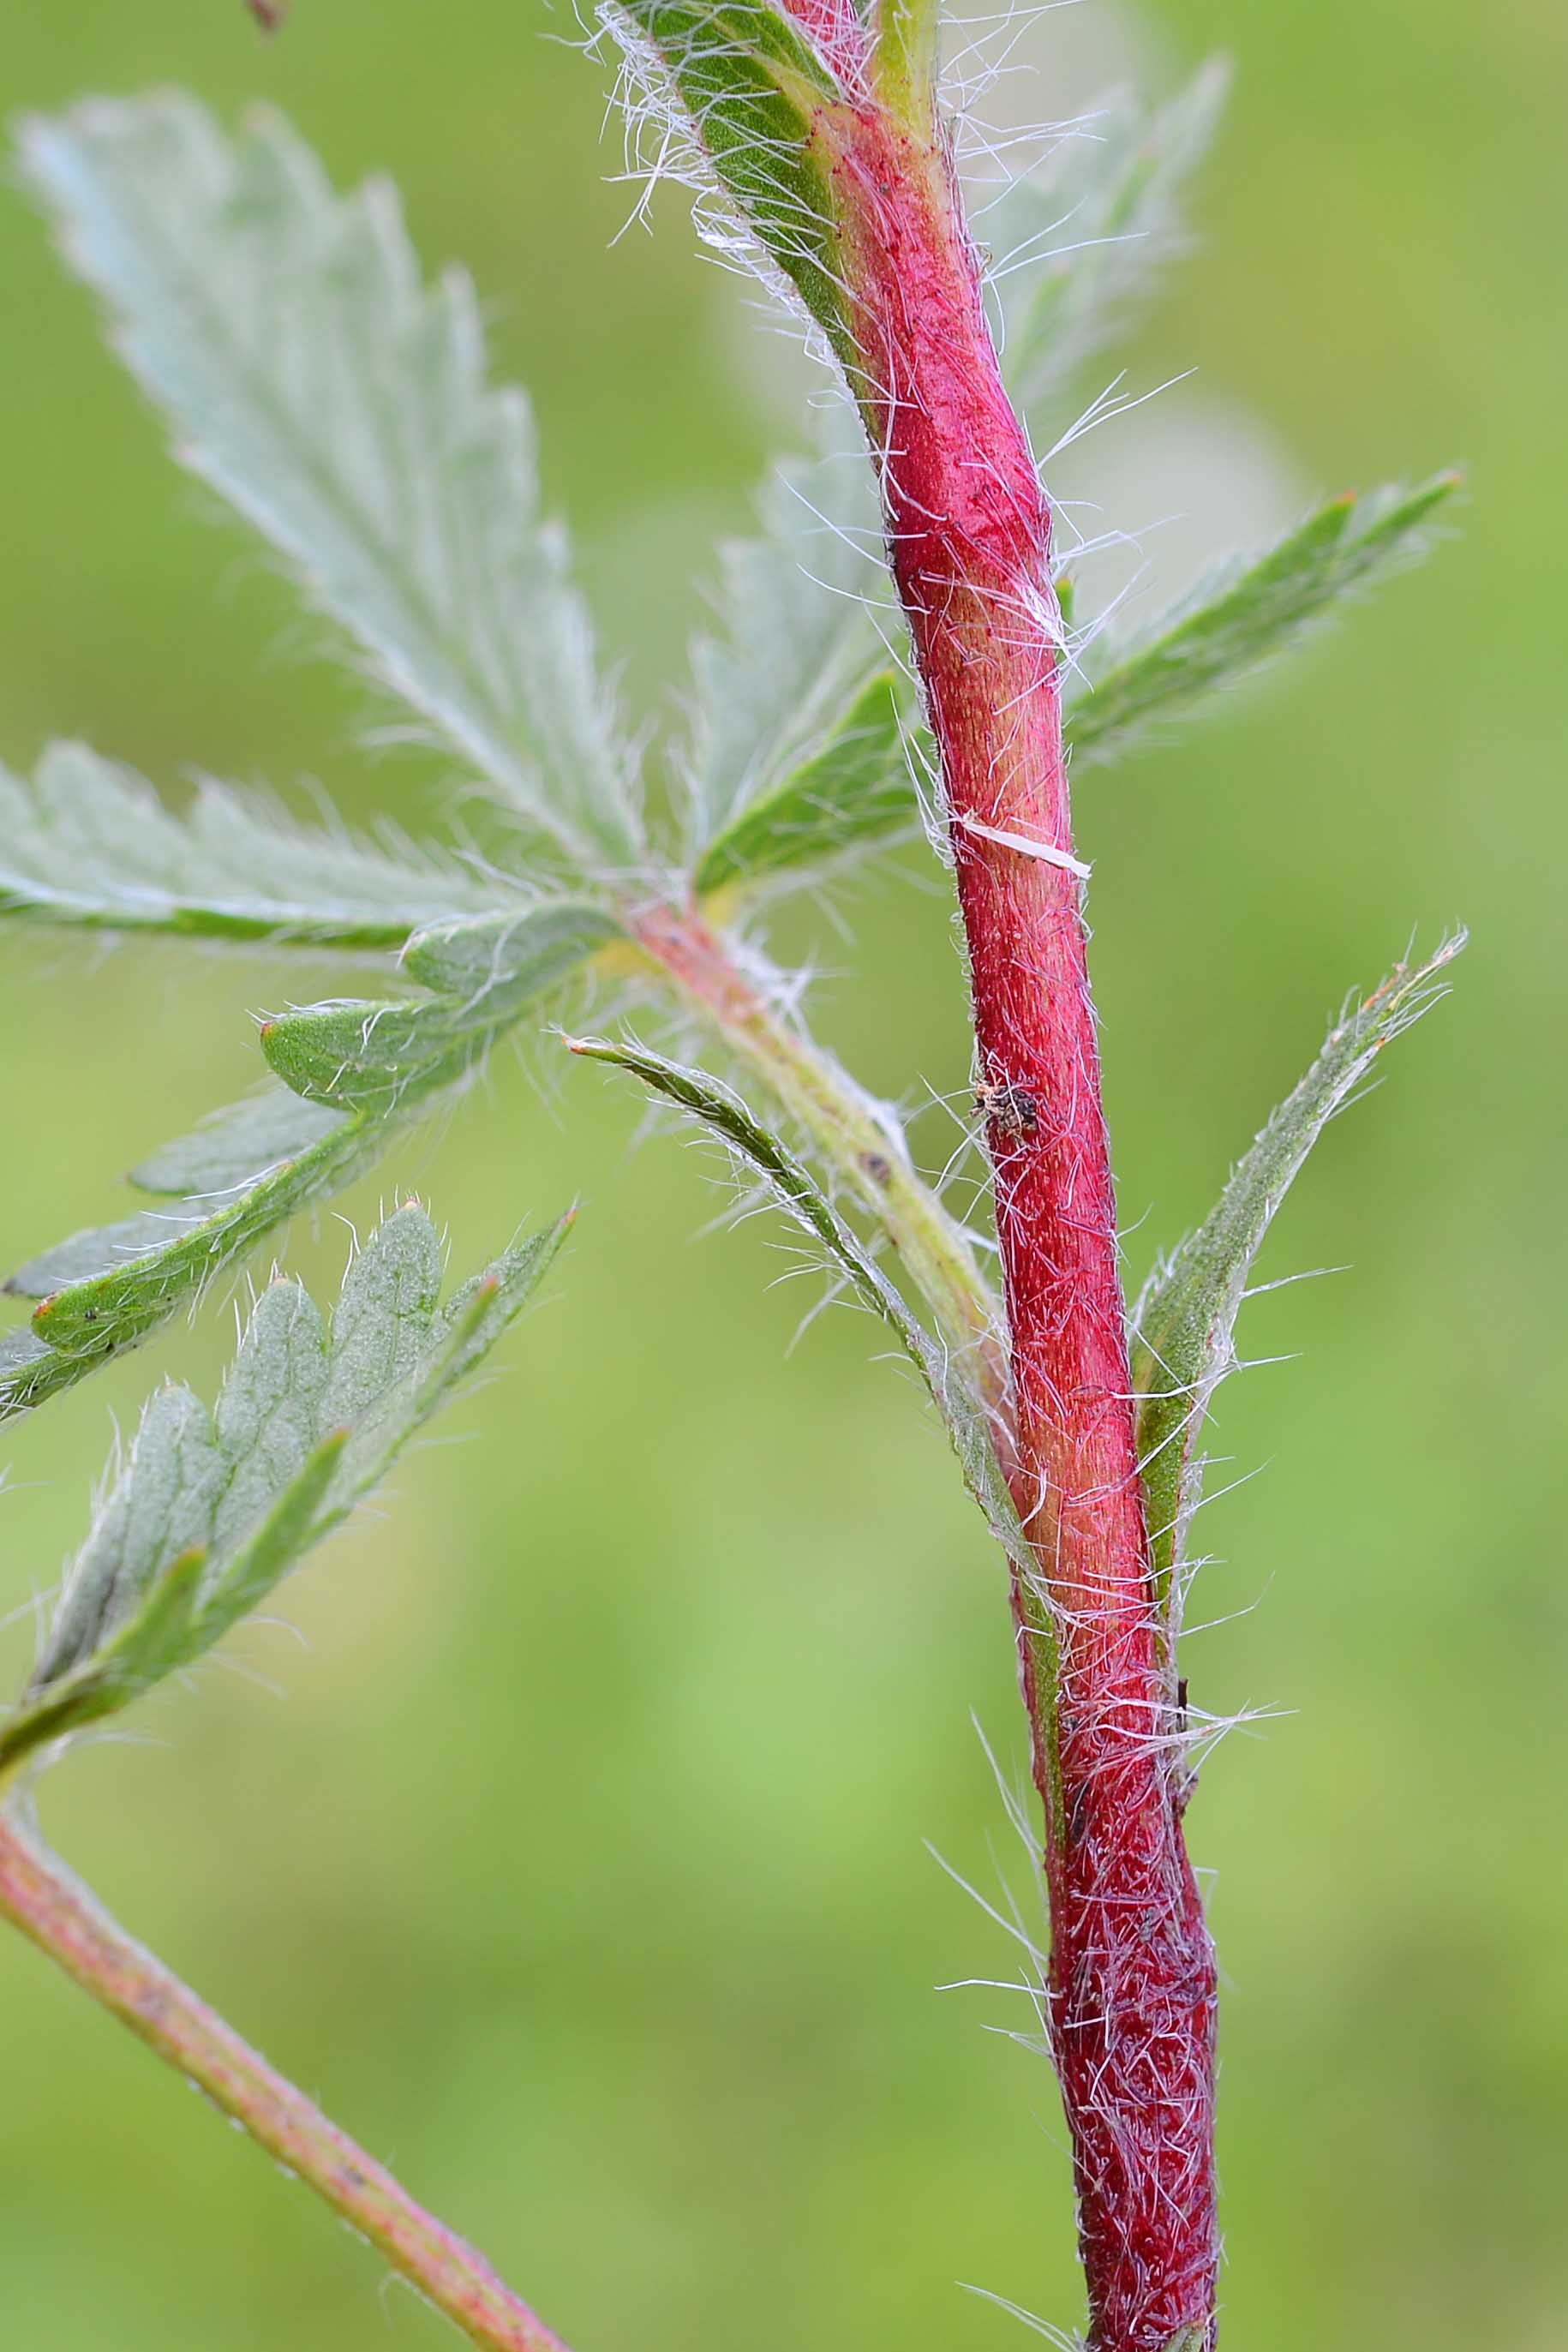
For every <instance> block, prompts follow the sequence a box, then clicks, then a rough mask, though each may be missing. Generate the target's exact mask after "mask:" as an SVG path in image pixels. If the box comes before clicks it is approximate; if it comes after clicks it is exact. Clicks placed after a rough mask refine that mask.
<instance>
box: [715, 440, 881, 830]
mask: <svg viewBox="0 0 1568 2352" xmlns="http://www.w3.org/2000/svg"><path fill="white" fill-rule="evenodd" d="M821 439H822V442H823V448H822V453H821V455H820V456H819V457H816V458H814V459H806V458H799V457H795V458H786V459H785V460H784V461H783V462H782V463H781V464H779V465H778V466H776V467H774V469H773V473H772V474H771V475H770V476H769V478H768V480H767V481H766V483H765V484H764V486H763V489H762V492H761V494H760V496H759V497H758V499H757V522H758V530H757V532H756V534H755V536H754V537H752V538H750V539H738V540H730V541H726V542H725V543H724V544H723V545H722V546H721V549H720V571H719V582H718V586H717V589H716V592H715V593H714V597H713V603H714V607H715V609H716V611H717V612H718V613H719V614H720V615H721V619H722V629H721V631H720V632H717V633H714V634H712V635H705V636H702V637H700V638H699V639H698V641H697V643H696V645H695V646H693V648H692V656H691V669H692V680H693V685H694V688H695V694H694V701H695V708H696V726H695V735H694V740H693V743H692V746H691V752H690V757H689V786H690V790H691V794H692V798H693V801H694V802H695V804H696V811H697V819H698V824H699V826H700V829H701V835H702V838H703V839H706V838H707V837H708V835H709V834H710V832H711V830H712V829H713V827H714V826H716V825H723V824H729V823H731V822H732V821H733V819H734V818H735V817H736V816H738V815H739V814H741V813H742V811H743V810H744V808H745V807H746V805H747V803H749V802H751V801H752V800H753V799H756V798H758V797H759V796H762V795H765V794H766V793H768V792H769V791H770V790H771V789H772V788H773V786H774V785H776V784H777V783H778V782H780V780H781V779H782V778H783V777H784V776H786V775H788V774H789V772H790V771H791V770H792V769H794V768H795V767H798V766H799V764H800V761H801V760H802V759H803V758H804V757H805V754H806V753H807V752H808V751H809V750H810V748H811V746H812V744H813V743H814V742H816V741H818V740H821V738H822V737H823V736H825V735H826V734H829V733H831V732H832V730H834V728H835V727H836V726H837V724H838V722H839V720H840V719H841V718H842V715H843V713H844V711H845V710H846V709H847V708H849V706H850V705H851V704H852V703H853V702H854V701H855V700H856V698H858V696H859V694H860V693H861V692H862V691H863V690H864V688H865V687H866V686H867V685H868V682H869V681H870V680H871V679H872V678H873V677H876V676H877V674H878V673H879V671H880V670H883V669H885V668H886V667H888V653H887V648H886V647H885V646H884V645H883V643H882V640H881V638H880V637H879V635H878V634H877V631H876V628H875V627H874V625H873V624H872V620H871V614H870V612H869V611H868V608H867V605H866V604H865V603H864V602H862V601H861V600H862V599H864V598H867V597H871V598H878V599H887V600H889V604H890V600H891V595H892V590H891V585H890V583H889V579H888V574H887V571H886V567H885V564H884V562H883V538H882V525H881V520H880V518H879V514H878V512H877V504H876V496H875V491H874V488H873V484H872V478H871V471H870V468H869V467H868V465H867V463H866V453H865V448H864V446H863V444H862V441H861V437H860V435H859V432H858V428H856V427H855V426H854V425H853V423H852V420H850V419H849V418H848V417H847V416H846V415H844V414H843V412H841V411H839V410H837V409H835V410H834V411H832V412H831V413H830V415H829V416H828V417H827V418H826V419H825V420H823V423H822V426H821Z"/></svg>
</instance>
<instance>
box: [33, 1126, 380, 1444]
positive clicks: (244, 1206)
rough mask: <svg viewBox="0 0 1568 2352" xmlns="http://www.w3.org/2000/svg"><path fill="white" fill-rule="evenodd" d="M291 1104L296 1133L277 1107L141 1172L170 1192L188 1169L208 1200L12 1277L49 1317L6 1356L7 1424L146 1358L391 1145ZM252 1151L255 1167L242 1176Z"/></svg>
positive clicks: (375, 1130)
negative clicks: (279, 1232) (202, 1300)
mask: <svg viewBox="0 0 1568 2352" xmlns="http://www.w3.org/2000/svg"><path fill="white" fill-rule="evenodd" d="M289 1099H291V1100H293V1104H294V1111H295V1114H296V1118H295V1121H294V1124H293V1127H292V1130H291V1131H290V1128H289V1118H288V1115H287V1113H286V1111H285V1109H284V1106H283V1102H282V1100H280V1098H279V1096H278V1095H277V1094H270V1095H268V1096H266V1097H261V1099H260V1101H259V1103H258V1102H249V1103H240V1104H237V1105H236V1106H235V1108H233V1109H232V1110H229V1111H226V1112H222V1113H220V1114H219V1115H218V1117H217V1118H216V1120H209V1121H207V1122H206V1123H205V1125H204V1126H203V1127H201V1128H199V1129H197V1130H196V1132H195V1135H193V1136H189V1137H187V1138H185V1139H184V1140H183V1141H181V1142H179V1143H176V1144H171V1145H170V1146H168V1147H167V1148H166V1149H165V1150H163V1151H162V1152H159V1153H157V1154H155V1155H154V1157H153V1160H151V1161H149V1162H148V1163H147V1167H146V1169H145V1170H144V1171H142V1173H144V1174H147V1175H149V1176H151V1177H152V1178H153V1179H155V1180H156V1182H155V1184H154V1186H153V1189H156V1190H158V1191H169V1192H174V1191H175V1190H176V1188H177V1186H178V1184H179V1182H180V1181H181V1179H180V1171H181V1170H182V1168H184V1169H187V1170H188V1171H190V1173H191V1175H192V1176H193V1177H194V1178H195V1181H196V1183H197V1184H198V1185H199V1187H200V1188H201V1189H200V1190H199V1191H197V1192H192V1193H190V1194H182V1195H181V1196H180V1198H179V1201H178V1204H177V1205H176V1207H175V1208H174V1210H173V1211H170V1212H162V1211H160V1212H147V1213H143V1215H142V1216H141V1217H135V1218H129V1219H126V1220H123V1221H122V1222H121V1223H119V1224H116V1225H105V1226H100V1227H98V1228H96V1229H95V1230H93V1231H90V1232H88V1233H84V1234H74V1235H73V1236H72V1237H71V1239H70V1240H69V1241H67V1242H62V1243H60V1244H58V1246H57V1247H56V1248H54V1249H52V1250H47V1251H45V1252H44V1253H43V1255H41V1256H39V1257H36V1258H32V1259H30V1260H29V1261H28V1262H27V1264H26V1265H24V1266H21V1267H19V1268H18V1269H17V1271H16V1274H14V1275H13V1276H11V1278H10V1280H9V1281H8V1282H7V1283H6V1284H5V1288H6V1289H7V1290H9V1291H11V1292H13V1293H18V1294H20V1295H21V1296H23V1297H36V1298H39V1299H41V1300H42V1304H41V1305H40V1306H39V1307H37V1310H36V1311H35V1313H34V1316H33V1319H32V1329H31V1332H30V1333H29V1334H21V1333H16V1334H13V1335H12V1336H11V1339H10V1340H9V1341H8V1342H7V1343H6V1344H5V1348H4V1349H0V1422H3V1421H6V1420H9V1419H11V1418H12V1417H13V1416H14V1415H15V1414H16V1413H20V1412H27V1411H29V1410H30V1409H31V1408H32V1407H33V1406H35V1405H38V1404H42V1403H43V1402H45V1401H46V1400H47V1398H49V1397H51V1396H54V1395H56V1394H58V1392H59V1391H61V1390H63V1389H66V1388H69V1387H71V1386H72V1385H73V1384H74V1383H75V1382H76V1381H79V1380H80V1379H82V1378H83V1377H84V1376H85V1375H86V1374H87V1373H89V1372H91V1371H96V1370H98V1369H99V1367H100V1365H102V1364H105V1363H107V1362H109V1361H110V1359H111V1358H112V1357H115V1356H117V1355H120V1354H121V1353H122V1352H123V1351H124V1350H125V1349H127V1348H133V1347H135V1346H137V1345H138V1344H139V1342H140V1341H142V1339H145V1338H146V1337H147V1335H148V1333H149V1332H151V1331H153V1330H155V1329H156V1328H158V1326H159V1325H160V1324H161V1323H163V1322H164V1321H166V1319H167V1318H169V1317H170V1316H171V1315H173V1314H174V1312H175V1310H176V1308H178V1307H180V1306H181V1305H182V1304H183V1303H184V1301H185V1300H187V1299H188V1298H190V1297H192V1296H193V1295H194V1294H195V1292H196V1291H197V1290H198V1289H200V1287H201V1286H203V1285H204V1284H205V1282H207V1281H208V1280H210V1279H211V1277H212V1276H214V1275H216V1273H218V1272H219V1271H220V1270H221V1269H222V1268H223V1267H224V1266H226V1265H232V1264H233V1263H234V1262H235V1261H236V1260H237V1258H239V1257H242V1256H243V1255H245V1253H246V1252H247V1250H249V1249H250V1248H252V1247H253V1246H254V1245H255V1244H256V1243H258V1241H260V1240H261V1239H262V1237H263V1236H264V1235H265V1234H268V1233H271V1232H273V1231H274V1230H275V1229H276V1228H277V1227H278V1226H279V1225H280V1224H282V1223H284V1222H285V1221H286V1220H287V1219H288V1218H289V1217H291V1216H293V1215H294V1214H295V1213H296V1212H297V1211H299V1210H300V1209H302V1208H305V1207H307V1206H309V1205H310V1202H314V1201H318V1200H321V1199H322V1198H324V1197H325V1196H326V1195H327V1194H329V1193H331V1192H337V1191H339V1190H341V1189H342V1186H343V1185H345V1184H348V1183H351V1182H352V1181H353V1179H354V1178H355V1177H356V1176H358V1175H360V1174H362V1173H363V1171H364V1170H365V1169H367V1168H369V1167H371V1166H372V1165H373V1164H374V1161H375V1160H377V1159H378V1158H379V1157H380V1156H381V1154H382V1152H383V1151H384V1150H385V1149H386V1146H387V1144H388V1142H389V1141H390V1139H391V1138H392V1135H393V1133H394V1132H395V1129H394V1128H393V1126H392V1125H391V1124H390V1123H389V1122H387V1121H385V1120H380V1119H375V1118H364V1117H353V1118H351V1117H345V1116H344V1115H343V1114H342V1112H339V1111H332V1112H328V1113H325V1114H323V1112H322V1111H321V1109H320V1108H317V1107H316V1106H315V1105H314V1104H310V1103H302V1102H300V1101H298V1100H297V1099H296V1098H292V1097H290V1098H289ZM252 1149H253V1150H255V1152H256V1153H258V1155H259V1156H258V1157H256V1158H253V1159H252V1160H251V1166H250V1168H249V1170H248V1171H246V1170H245V1168H244V1165H243V1163H244V1160H246V1159H247V1157H250V1153H251V1150H252ZM215 1177H221V1178H222V1181H221V1182H215V1181H213V1180H214V1178H215Z"/></svg>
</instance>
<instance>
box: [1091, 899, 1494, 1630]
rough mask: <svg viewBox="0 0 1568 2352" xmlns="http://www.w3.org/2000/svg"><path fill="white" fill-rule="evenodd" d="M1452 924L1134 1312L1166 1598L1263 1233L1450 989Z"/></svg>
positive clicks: (1398, 972)
mask: <svg viewBox="0 0 1568 2352" xmlns="http://www.w3.org/2000/svg"><path fill="white" fill-rule="evenodd" d="M1464 944H1465V940H1464V934H1463V933H1462V932H1461V933H1458V935H1457V936H1455V937H1454V938H1452V939H1450V940H1446V941H1445V942H1444V944H1443V945H1442V946H1441V947H1440V948H1439V949H1438V950H1437V952H1436V955H1435V956H1433V957H1432V959H1431V960H1430V961H1429V962H1427V963H1425V964H1423V965H1421V966H1420V967H1419V968H1418V969H1415V970H1411V969H1410V968H1409V967H1408V966H1406V965H1405V964H1399V965H1396V966H1395V968H1394V971H1392V972H1391V973H1390V974H1389V976H1388V978H1387V979H1386V980H1385V981H1384V982H1383V983H1382V985H1381V986H1380V987H1378V988H1375V989H1374V990H1373V992H1372V994H1371V995H1370V996H1368V997H1367V998H1365V999H1364V1001H1363V1002H1362V1003H1354V1002H1353V1001H1352V1003H1351V1004H1350V1005H1349V1006H1348V1007H1347V1008H1346V1010H1345V1012H1344V1013H1342V1015H1341V1017H1340V1019H1339V1021H1338V1022H1337V1023H1336V1024H1335V1025H1334V1027H1333V1028H1332V1029H1331V1031H1330V1033H1329V1035H1328V1039H1327V1042H1326V1043H1325V1045H1324V1046H1323V1049H1322V1051H1321V1054H1320V1055H1318V1058H1317V1060H1316V1061H1315V1062H1314V1063H1313V1064H1312V1066H1311V1067H1310V1070H1309V1071H1308V1072H1307V1075H1306V1076H1305V1077H1304V1078H1303V1079H1302V1080H1301V1082H1300V1085H1299V1086H1298V1087H1296V1089H1295V1091H1294V1093H1292V1094H1290V1095H1289V1096H1288V1097H1286V1099H1285V1101H1284V1102H1282V1103H1281V1104H1280V1106H1279V1109H1278V1110H1276V1111H1275V1113H1274V1115H1273V1117H1272V1118H1270V1119H1269V1120H1268V1125H1267V1126H1266V1127H1264V1128H1263V1129H1262V1130H1261V1131H1260V1133H1259V1134H1258V1138H1257V1140H1256V1141H1255V1142H1254V1144H1253V1146H1252V1148H1251V1150H1249V1151H1248V1152H1247V1155H1246V1157H1245V1158H1244V1159H1243V1160H1241V1161H1240V1162H1239V1163H1238V1164H1237V1168H1236V1170H1235V1171H1234V1173H1233V1174H1232V1176H1231V1179H1230V1181H1229V1183H1228V1184H1227V1185H1226V1189H1225V1191H1224V1192H1223V1193H1222V1194H1221V1196H1220V1199H1219V1202H1218V1204H1217V1205H1216V1207H1215V1209H1214V1211H1213V1213H1211V1214H1210V1216H1209V1217H1208V1218H1207V1219H1206V1220H1205V1223H1203V1224H1202V1225H1200V1226H1199V1227H1198V1229H1197V1231H1196V1232H1195V1233H1193V1234H1189V1235H1188V1236H1187V1238H1186V1240H1185V1241H1184V1242H1183V1243H1182V1244H1181V1246H1180V1248H1179V1249H1177V1250H1176V1251H1175V1253H1174V1254H1173V1256H1172V1257H1171V1258H1170V1260H1169V1261H1168V1263H1166V1264H1165V1265H1161V1266H1158V1267H1156V1269H1155V1271H1154V1273H1153V1274H1152V1276H1151V1277H1150V1279H1149V1282H1148V1284H1147V1285H1146V1286H1145V1288H1144V1291H1143V1295H1142V1297H1141V1298H1140V1299H1139V1301H1138V1304H1137V1306H1136V1307H1135V1308H1134V1309H1133V1314H1132V1328H1133V1341H1132V1386H1133V1390H1134V1392H1135V1394H1136V1395H1137V1397H1138V1399H1139V1404H1138V1455H1139V1460H1140V1462H1141V1463H1142V1481H1143V1495H1144V1502H1145V1506H1146V1509H1147V1515H1148V1521H1149V1528H1150V1534H1151V1538H1152V1553H1153V1563H1154V1572H1155V1578H1156V1582H1157V1586H1158V1589H1159V1591H1160V1593H1161V1595H1162V1598H1163V1597H1164V1596H1166V1595H1167V1594H1169V1593H1171V1592H1172V1591H1176V1590H1178V1587H1179V1579H1178V1577H1177V1574H1176V1571H1177V1570H1179V1568H1180V1566H1181V1564H1182V1561H1183V1559H1184V1553H1185V1542H1186V1531H1187V1528H1188V1525H1189V1523H1190V1522H1191V1519H1192V1516H1193V1513H1194V1510H1195V1509H1196V1508H1197V1506H1198V1502H1199V1500H1200V1497H1201V1494H1202V1486H1203V1464H1202V1460H1201V1458H1200V1457H1199V1455H1198V1454H1197V1452H1196V1447H1197V1443H1198V1439H1199V1435H1200V1433H1201V1432H1202V1429H1203V1426H1204V1423H1205V1418H1206V1416H1207V1413H1208V1410H1209V1406H1210V1403H1211V1402H1212V1401H1213V1397H1214V1392H1215V1389H1216V1388H1217V1387H1218V1385H1219V1383H1220V1381H1222V1380H1223V1379H1224V1378H1225V1376H1226V1373H1227V1372H1228V1371H1229V1370H1231V1368H1232V1366H1233V1364H1234V1362H1235V1349H1234V1335H1235V1330H1236V1321H1237V1315H1238V1314H1239V1312H1240V1309H1241V1302H1242V1299H1243V1297H1245V1295H1246V1290H1247V1277H1248V1276H1249V1274H1250V1272H1251V1269H1252V1265H1253V1261H1254V1259H1255V1258H1256V1257H1257V1255H1258V1251H1259V1249H1260V1248H1261V1247H1262V1245H1263V1240H1264V1236H1265V1235H1266V1234H1267V1233H1268V1228H1269V1226H1270V1224H1271V1223H1273V1220H1274V1216H1275V1213H1276V1212H1277V1210H1278V1209H1279V1204H1280V1202H1282V1201H1283V1200H1284V1198H1285V1195H1286V1193H1287V1192H1289V1189H1290V1185H1291V1183H1292V1182H1293V1181H1294V1180H1295V1177H1296V1175H1297V1173H1298V1171H1300V1168H1301V1166H1302V1163H1303V1162H1304V1160H1306V1158H1307V1155H1308V1153H1309V1152H1310V1150H1311V1148H1312V1146H1313V1144H1314V1143H1315V1142H1316V1141H1317V1139H1318V1138H1319V1136H1320V1135H1321V1133H1322V1131H1323V1129H1324V1128H1325V1127H1326V1126H1327V1124H1328V1122H1329V1120H1330V1119H1331V1118H1332V1117H1333V1115H1334V1113H1335V1112H1336V1111H1337V1110H1338V1109H1340V1108H1342V1105H1343V1104H1344V1103H1345V1101H1346V1100H1347V1099H1348V1097H1350V1096H1351V1094H1352V1093H1353V1091H1354V1089H1355V1088H1356V1087H1357V1086H1358V1085H1360V1083H1361V1082H1362V1080H1363V1078H1365V1076H1367V1074H1368V1072H1369V1071H1370V1069H1371V1068H1372V1066H1373V1062H1374V1061H1375V1060H1376V1058H1377V1056H1378V1055H1379V1054H1380V1053H1381V1052H1382V1050H1383V1048H1384V1046H1385V1045H1388V1044H1389V1043H1390V1042H1391V1040H1392V1039H1394V1037H1397V1036H1398V1035H1399V1034H1400V1033H1401V1032H1402V1031H1403V1030H1405V1029H1408V1028H1409V1026H1410V1024H1412V1022H1414V1021H1417V1020H1419V1018H1420V1016H1421V1014H1422V1013H1425V1012H1426V1010H1427V1008H1428V1006H1430V1005H1431V1004H1433V1003H1436V1000H1437V999H1438V998H1439V997H1440V996H1441V995H1443V994H1444V993H1445V988H1444V984H1443V982H1442V974H1443V973H1444V971H1446V970H1447V966H1448V965H1449V964H1450V963H1451V962H1452V961H1453V960H1454V958H1455V957H1456V956H1457V955H1458V953H1459V951H1460V950H1461V949H1462V947H1463V946H1464Z"/></svg>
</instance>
